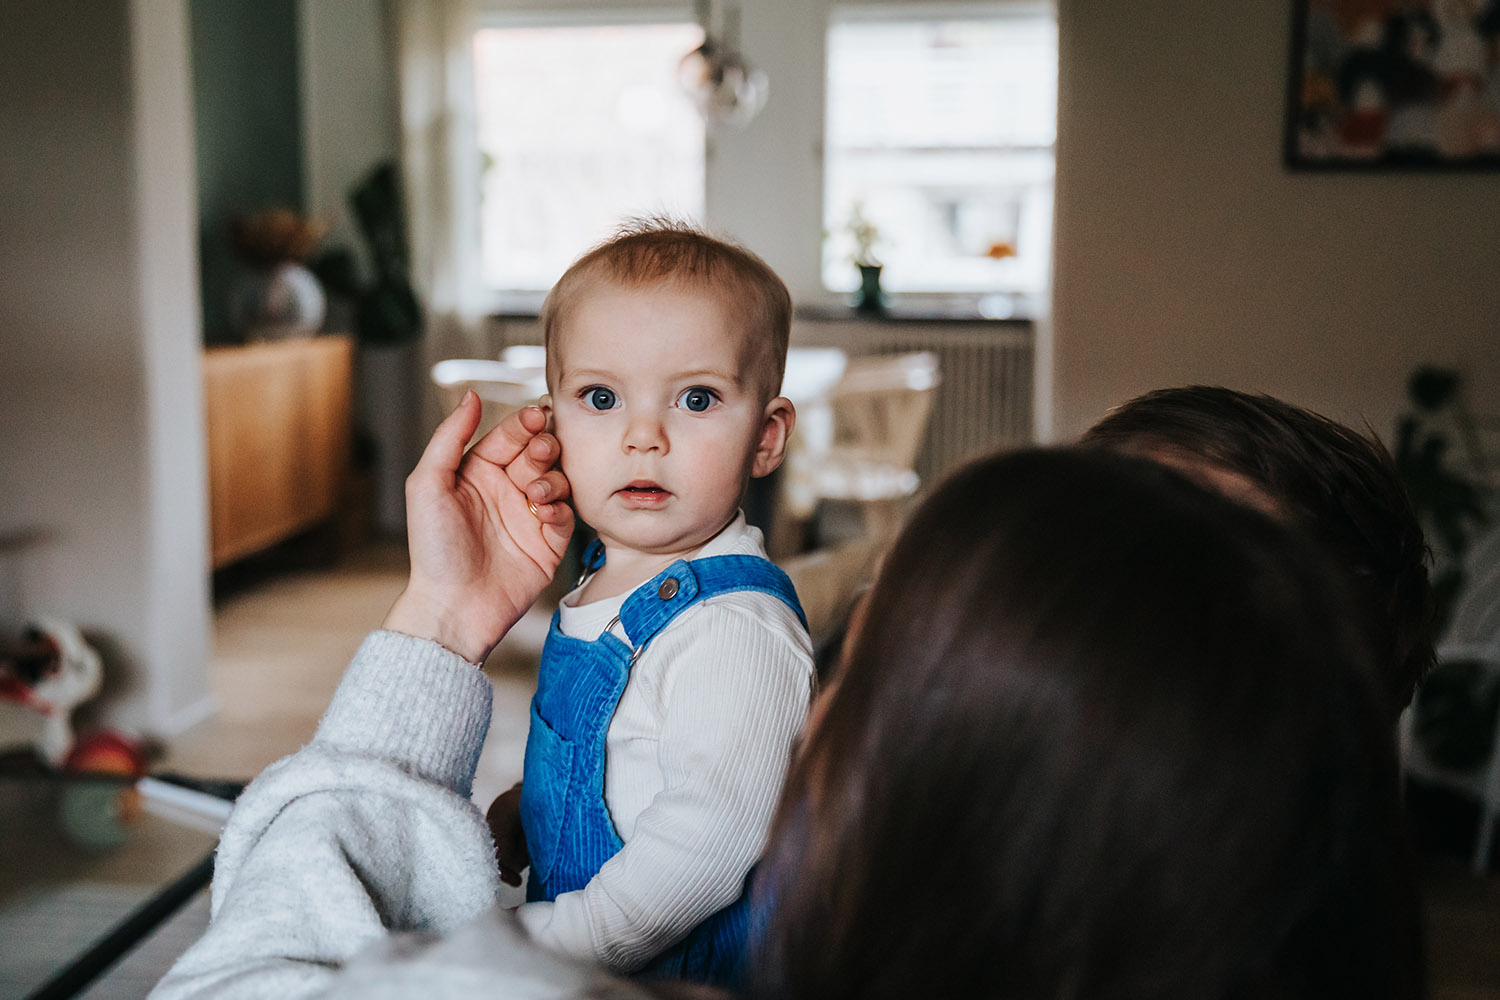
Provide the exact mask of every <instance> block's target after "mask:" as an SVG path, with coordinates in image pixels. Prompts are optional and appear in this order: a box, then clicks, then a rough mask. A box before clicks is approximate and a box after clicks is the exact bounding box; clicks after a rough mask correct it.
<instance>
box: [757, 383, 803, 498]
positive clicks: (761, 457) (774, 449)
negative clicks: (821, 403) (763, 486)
mask: <svg viewBox="0 0 1500 1000" xmlns="http://www.w3.org/2000/svg"><path fill="white" fill-rule="evenodd" d="M796 426H797V410H796V408H795V407H793V406H792V401H791V400H790V399H787V398H786V397H785V396H777V397H776V398H775V399H773V400H771V401H770V402H769V403H767V404H766V412H765V416H764V417H763V418H762V422H761V425H760V439H759V440H758V441H756V442H755V462H754V463H753V464H752V465H751V466H750V475H751V476H752V477H753V478H756V479H759V478H760V477H761V476H769V475H770V474H771V473H773V472H775V471H776V469H777V467H778V466H780V465H781V460H782V459H783V458H785V457H786V446H787V442H788V441H789V440H790V439H791V437H792V428H794V427H796Z"/></svg>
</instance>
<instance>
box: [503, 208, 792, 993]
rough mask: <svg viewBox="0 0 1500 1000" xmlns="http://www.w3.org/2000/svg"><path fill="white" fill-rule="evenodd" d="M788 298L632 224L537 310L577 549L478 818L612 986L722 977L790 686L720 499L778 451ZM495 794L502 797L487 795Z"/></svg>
mask: <svg viewBox="0 0 1500 1000" xmlns="http://www.w3.org/2000/svg"><path fill="white" fill-rule="evenodd" d="M790 316H791V299H790V296H789V295H788V293H787V290H786V286H785V285H784V284H783V283H782V282H781V280H780V279H779V278H778V277H777V276H776V275H775V273H774V272H773V271H771V269H770V268H769V267H767V266H766V264H765V263H764V262H762V261H761V260H760V259H759V258H757V257H756V256H754V255H753V254H751V253H749V252H747V251H745V250H743V249H740V248H738V247H735V246H731V245H729V244H727V243H724V242H721V241H719V240H716V239H713V238H711V237H708V236H706V235H704V234H702V233H700V232H697V231H694V230H691V229H687V228H683V227H678V226H674V225H671V224H657V223H649V222H648V223H639V224H635V225H633V226H631V227H630V228H628V229H626V230H625V231H623V232H622V233H621V235H619V236H617V237H616V238H614V239H613V240H611V241H609V242H607V243H605V244H604V245H602V246H600V247H598V248H596V249H594V250H593V251H591V252H589V253H588V254H586V255H585V256H583V257H582V258H580V259H579V260H578V261H577V262H575V263H574V264H573V266H572V267H570V268H569V269H568V271H567V272H566V273H565V274H564V275H563V277H562V278H561V279H560V280H559V281H558V283H557V285H556V286H555V287H554V288H553V289H552V292H551V293H550V294H549V296H548V298H547V302H546V304H545V305H544V307H543V309H542V326H543V330H544V332H545V336H546V341H547V385H548V388H549V390H550V397H551V409H552V419H553V422H554V428H555V433H556V435H557V439H558V441H559V442H560V444H561V445H562V458H561V467H562V470H563V472H564V473H565V474H566V475H567V477H568V480H569V482H570V483H571V485H572V492H573V500H574V505H575V507H576V509H577V513H578V516H579V518H580V519H581V520H582V521H584V522H586V523H587V524H588V525H589V526H590V527H592V528H593V529H594V531H595V532H596V533H597V534H598V541H596V542H595V543H593V544H592V545H590V546H589V548H588V549H587V550H586V552H585V554H584V576H583V578H582V580H581V582H580V584H579V585H578V587H577V588H576V589H575V590H574V591H573V592H572V593H570V594H568V595H567V596H566V597H564V598H563V600H562V602H561V606H560V607H559V608H558V611H557V614H556V615H555V616H554V618H553V620H552V628H551V632H550V634H549V635H548V638H547V643H546V647H545V649H544V651H543V654H542V666H541V673H540V678H539V680H538V684H537V693H536V697H535V699H534V700H533V701H532V708H531V713H532V714H531V732H530V735H529V737H528V739H527V743H526V763H525V771H524V778H523V782H522V784H521V786H520V792H519V812H520V826H521V827H522V828H523V829H524V834H525V842H524V846H522V845H518V844H515V843H514V841H515V840H517V839H519V838H517V837H516V836H515V835H514V829H515V821H514V816H515V812H514V810H515V808H516V806H515V796H514V795H512V793H514V791H515V790H514V789H513V790H512V793H507V795H506V796H501V798H500V799H498V800H496V803H495V805H494V806H493V807H492V808H491V815H490V821H491V826H492V828H494V830H495V832H496V841H497V845H498V853H499V857H500V862H501V870H502V874H505V875H508V876H510V877H511V878H512V879H514V880H516V881H518V880H519V879H518V876H519V870H520V869H521V868H522V867H524V866H525V865H526V863H527V857H526V854H525V852H526V851H528V850H529V862H530V866H531V874H530V878H529V880H528V883H527V893H526V895H527V900H528V902H527V903H525V904H524V905H522V906H521V907H520V910H519V916H520V918H521V920H522V922H523V923H524V924H525V925H526V927H527V929H528V930H529V931H530V932H531V934H532V935H533V936H534V937H535V938H536V939H538V940H540V941H542V942H544V943H546V944H549V945H551V946H552V947H554V948H556V949H558V950H560V951H563V952H566V953H570V954H574V955H579V956H583V957H586V958H590V959H596V960H598V961H600V962H603V963H604V964H606V965H608V966H610V967H612V968H614V969H617V970H621V971H637V970H643V971H644V972H646V973H647V974H649V975H660V976H671V977H678V978H686V979H691V980H698V981H703V982H711V983H719V984H723V983H726V982H729V981H730V980H731V979H732V978H733V977H734V976H735V974H736V971H737V965H738V962H739V960H740V957H741V954H742V951H743V946H744V938H745V931H746V919H745V907H746V902H745V899H744V896H743V890H744V888H745V883H746V878H747V875H748V874H749V872H750V869H751V867H752V865H753V864H754V863H755V860H756V859H757V858H758V857H759V855H760V853H761V850H762V848H763V846H764V843H765V838H766V834H767V830H768V828H769V825H770V821H771V817H772V813H773V811H774V809H775V805H776V802H777V799H778V796H779V794H780V791H781V784H782V780H783V777H784V776H785V773H786V770H787V765H788V762H789V760H790V756H791V751H792V746H793V742H794V741H795V739H796V738H797V736H798V734H799V733H800V731H801V729H802V726H803V724H804V722H805V721H806V718H807V711H808V705H809V702H810V700H811V697H812V693H813V684H814V681H813V664H812V647H811V642H810V640H809V639H808V634H807V628H806V623H805V621H804V620H803V616H802V611H801V607H800V606H799V604H798V603H797V598H796V594H795V593H794V591H793V589H792V586H791V583H790V581H789V580H788V579H787V577H786V575H785V574H784V573H782V572H781V571H780V570H779V569H777V568H776V567H775V566H774V565H773V564H772V563H771V562H769V561H768V560H767V558H766V555H765V549H764V547H763V544H762V540H761V533H760V532H759V531H758V530H757V529H755V528H753V527H750V526H749V525H747V524H746V523H745V518H744V515H743V513H741V512H740V510H739V506H740V499H741V496H742V494H743V493H744V491H745V487H746V484H747V483H748V481H749V479H750V478H751V477H752V476H764V475H767V474H769V473H770V472H772V471H773V470H774V469H775V468H776V467H777V466H778V465H779V464H780V462H781V460H782V456H783V455H784V454H785V451H786V445H787V437H788V435H789V434H790V433H791V431H792V425H793V422H794V420H795V413H794V411H793V408H792V404H791V403H790V402H789V401H788V400H786V399H784V398H782V397H781V396H779V395H778V392H779V389H780V386H781V379H782V374H783V371H784V368H785V365H786V350H787V339H788V336H789V331H790V323H791V320H790ZM508 797H509V798H508Z"/></svg>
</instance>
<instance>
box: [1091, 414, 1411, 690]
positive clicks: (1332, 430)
mask: <svg viewBox="0 0 1500 1000" xmlns="http://www.w3.org/2000/svg"><path fill="white" fill-rule="evenodd" d="M1083 440H1084V441H1085V442H1086V443H1091V444H1098V445H1104V446H1106V447H1109V448H1112V449H1115V450H1117V451H1123V452H1128V453H1131V454H1137V455H1145V456H1147V457H1151V458H1157V459H1160V460H1164V461H1167V462H1168V463H1169V464H1172V465H1174V466H1175V467H1177V468H1179V469H1181V470H1182V471H1183V472H1185V473H1186V474H1187V475H1189V476H1190V477H1194V478H1199V476H1197V475H1195V471H1196V472H1200V473H1201V472H1204V471H1207V470H1208V469H1218V470H1225V471H1228V472H1230V473H1233V474H1235V475H1237V476H1240V477H1243V478H1244V479H1246V480H1248V481H1249V482H1250V483H1252V484H1253V485H1254V486H1255V487H1256V488H1258V489H1259V491H1260V492H1261V493H1262V494H1264V496H1265V497H1266V498H1268V499H1269V500H1270V501H1271V502H1272V503H1273V504H1274V506H1275V507H1276V509H1277V511H1278V516H1280V517H1282V518H1284V519H1285V520H1287V521H1290V522H1291V523H1293V524H1296V525H1299V526H1300V527H1301V528H1303V529H1304V530H1305V531H1307V532H1308V533H1309V534H1310V535H1312V536H1313V537H1314V538H1316V539H1317V540H1318V541H1319V542H1321V543H1322V544H1323V545H1324V546H1325V547H1326V548H1327V549H1328V552H1329V554H1330V555H1331V556H1332V557H1333V558H1334V560H1335V561H1336V563H1337V565H1338V567H1339V569H1340V570H1341V571H1342V572H1343V575H1344V576H1345V577H1346V578H1348V579H1349V580H1350V581H1351V582H1352V583H1353V586H1354V596H1355V598H1356V601H1357V602H1358V604H1359V610H1360V612H1361V615H1362V620H1363V627H1364V628H1365V629H1366V630H1367V633H1368V634H1369V635H1370V636H1371V637H1372V638H1373V640H1374V641H1375V643H1376V655H1377V663H1378V666H1379V667H1380V669H1381V672H1382V673H1383V674H1384V676H1385V683H1386V688H1387V691H1388V694H1389V697H1388V705H1389V707H1390V708H1391V709H1392V710H1393V713H1394V714H1397V715H1399V714H1400V712H1401V709H1403V708H1405V707H1406V705H1407V704H1408V703H1410V701H1411V698H1412V692H1413V691H1414V690H1415V689H1416V686H1417V682H1418V681H1420V680H1421V679H1422V677H1423V676H1424V675H1425V674H1426V673H1427V671H1428V670H1430V669H1431V668H1432V665H1433V662H1434V653H1433V628H1434V623H1433V599H1432V587H1431V584H1430V583H1429V581H1428V568H1427V567H1428V562H1429V554H1428V550H1427V544H1426V541H1425V540H1424V538H1423V535H1422V527H1421V524H1420V523H1419V522H1418V521H1417V516H1416V513H1415V512H1414V511H1413V509H1412V506H1411V501H1410V500H1409V499H1408V497H1407V495H1406V490H1405V489H1404V488H1403V487H1402V485H1401V480H1400V478H1399V477H1398V476H1397V474H1396V469H1395V464H1394V463H1393V462H1392V460H1391V456H1390V453H1389V452H1387V451H1386V448H1385V446H1384V445H1382V444H1381V443H1380V441H1379V440H1378V439H1376V438H1374V437H1373V436H1368V437H1367V436H1365V435H1362V434H1358V433H1355V432H1354V431H1353V430H1350V429H1349V428H1348V427H1345V426H1344V425H1342V424H1340V423H1337V422H1335V421H1333V420H1330V419H1328V418H1327V417H1324V416H1321V415H1320V414H1317V413H1313V412H1311V411H1309V410H1305V409H1302V408H1301V407H1298V406H1293V405H1292V404H1290V403H1286V402H1283V401H1281V400H1279V399H1275V398H1273V397H1271V396H1264V395H1252V394H1250V393H1244V392H1238V391H1236V390H1233V389H1225V388H1222V387H1218V386H1185V387H1181V388H1174V389H1159V390H1157V391H1155V392H1149V393H1147V394H1145V395H1144V396H1139V397H1137V398H1136V399H1132V400H1130V401H1129V402H1128V403H1125V404H1123V405H1122V406H1119V407H1117V408H1116V409H1115V410H1113V411H1111V412H1110V414H1109V415H1108V416H1106V417H1105V418H1104V419H1103V420H1101V421H1099V423H1097V424H1095V425H1094V426H1093V427H1092V428H1091V429H1090V430H1088V431H1087V432H1086V433H1085V434H1084V437H1083Z"/></svg>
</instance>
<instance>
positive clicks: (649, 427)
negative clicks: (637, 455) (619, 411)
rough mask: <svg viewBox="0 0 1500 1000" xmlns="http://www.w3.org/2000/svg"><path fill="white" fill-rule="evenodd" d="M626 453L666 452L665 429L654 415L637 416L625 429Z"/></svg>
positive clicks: (659, 419)
mask: <svg viewBox="0 0 1500 1000" xmlns="http://www.w3.org/2000/svg"><path fill="white" fill-rule="evenodd" d="M625 450H626V451H661V452H665V451H666V450H667V429H666V427H665V425H663V423H662V421H661V418H660V417H658V416H657V415H656V414H655V413H642V414H637V415H636V416H634V417H632V418H631V420H630V424H629V426H627V427H626V428H625Z"/></svg>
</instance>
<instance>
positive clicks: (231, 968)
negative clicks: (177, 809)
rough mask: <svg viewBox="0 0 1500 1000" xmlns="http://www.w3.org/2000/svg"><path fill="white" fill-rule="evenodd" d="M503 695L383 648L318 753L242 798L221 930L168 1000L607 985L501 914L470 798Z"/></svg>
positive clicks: (407, 652) (465, 669)
mask: <svg viewBox="0 0 1500 1000" xmlns="http://www.w3.org/2000/svg"><path fill="white" fill-rule="evenodd" d="M491 698H492V689H491V687H490V684H489V681H488V680H487V679H486V678H485V676H484V675H483V674H482V673H481V672H480V671H478V670H476V669H475V668H474V667H473V666H472V665H471V664H469V663H466V662H464V661H463V660H462V659H461V658H459V657H458V656H456V655H454V654H452V653H450V652H448V651H447V650H445V649H443V648H442V647H440V646H438V645H436V644H434V643H430V642H425V641H422V640H418V639H413V638H411V637H409V636H403V635H398V634H396V633H393V632H375V633H373V634H371V635H370V637H369V638H368V639H366V640H365V642H364V644H363V645H362V646H361V647H360V649H359V652H358V653H356V654H355V657H354V660H353V661H352V662H351V663H350V665H349V668H348V670H347V672H346V673H345V675H344V679H343V681H342V682H341V684H340V685H339V689H338V691H337V693H336V694H335V695H334V697H333V702H332V704H330V706H329V708H328V711H327V713H326V714H325V715H324V716H323V720H322V722H321V723H320V725H319V727H318V731H317V734H316V736H315V737H314V738H313V741H312V742H311V743H310V744H308V745H307V746H306V747H304V748H303V749H302V750H300V751H299V752H297V753H296V754H293V755H292V756H291V757H288V758H286V759H284V760H281V761H279V762H277V763H276V764H273V765H272V766H271V767H269V768H267V769H266V770H265V772H264V773H262V774H261V775H260V777H258V778H256V779H255V781H254V782H252V783H251V785H250V786H249V787H248V788H247V789H246V790H245V791H244V793H243V794H242V795H241V796H240V799H239V801H238V802H237V803H236V805H235V809H234V813H233V815H232V816H231V817H230V819H229V823H228V825H227V826H226V827H225V829H224V834H223V837H222V838H221V840H220V843H219V849H218V854H217V857H216V860H215V865H214V880H213V889H212V894H213V900H212V920H211V923H210V925H209V928H208V931H207V932H206V933H205V934H204V936H203V938H202V939H201V940H200V941H199V942H198V943H197V944H195V945H194V946H193V947H192V948H191V949H189V950H188V951H187V953H185V954H184V955H183V956H182V958H181V959H179V960H178V962H177V964H176V965H175V966H174V967H173V968H172V971H171V972H170V973H169V974H168V975H167V977H166V978H165V979H164V980H162V982H161V983H160V984H159V985H158V986H157V988H156V990H155V992H153V994H152V996H153V997H156V998H162V1000H178V998H183V997H215V998H235V997H273V996H274V997H308V996H321V995H349V994H348V990H349V989H350V988H352V987H354V986H355V984H356V983H359V984H361V985H360V986H359V988H358V993H359V994H360V995H371V996H373V995H377V994H378V995H382V996H397V995H403V993H404V991H401V990H400V989H399V985H400V984H401V983H403V982H404V983H407V984H408V985H411V984H412V983H414V982H416V981H420V982H422V983H424V984H425V985H424V986H423V989H422V994H423V996H424V998H427V1000H432V998H436V997H443V996H450V995H451V996H460V995H466V994H467V995H472V988H473V985H474V977H475V976H479V977H481V978H484V979H487V980H488V982H489V983H490V984H491V985H492V986H493V985H495V984H496V983H498V982H500V981H505V980H508V979H511V978H514V977H519V979H520V980H528V981H532V986H533V987H535V988H536V990H537V991H536V992H532V991H531V990H528V989H522V990H521V991H520V993H518V994H517V995H528V996H568V995H572V994H573V993H574V991H575V990H578V989H580V988H582V987H583V984H584V983H585V982H586V981H590V980H594V979H595V978H596V977H595V975H594V974H592V973H590V972H588V971H587V970H584V969H581V968H578V967H575V966H572V965H570V964H568V963H566V962H562V961H560V960H558V959H554V958H552V957H551V956H549V955H545V954H543V953H541V952H540V950H539V949H538V948H537V947H536V946H535V945H532V944H531V943H530V942H529V941H527V940H526V939H525V937H524V935H522V934H521V933H520V932H519V930H518V929H517V928H516V927H515V922H514V919H513V918H512V917H511V915H510V914H509V913H502V912H499V911H495V910H493V907H494V904H495V901H496V899H497V895H498V892H499V877H498V875H497V873H496V868H495V863H494V845H493V843H492V841H491V839H490V835H489V830H488V828H487V827H486V826H485V822H484V818H483V817H482V816H481V815H480V814H479V811H478V809H477V808H476V807H475V806H474V805H473V803H471V802H470V801H469V793H470V788H471V785H472V783H473V780H474V768H475V765H476V763H477V762H478V759H479V751H480V748H481V746H482V745H483V743H484V737H485V733H486V730H487V729H488V727H489V722H490V701H491ZM393 935H396V936H393ZM372 984H383V987H382V988H381V989H375V988H374V986H373V985H372ZM596 986H597V984H596ZM625 989H627V990H628V987H625ZM392 990H395V992H392Z"/></svg>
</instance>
